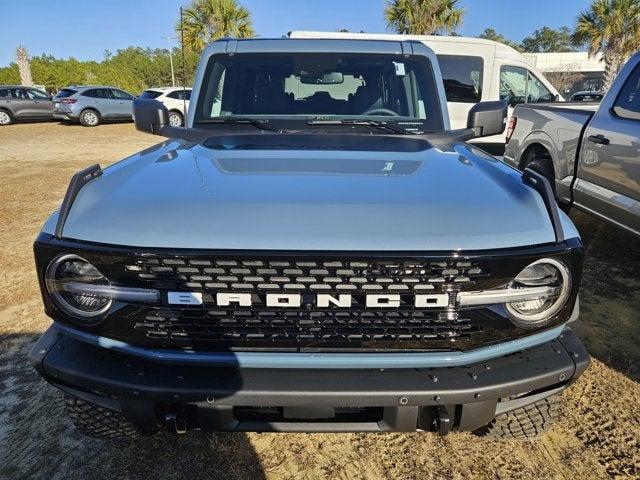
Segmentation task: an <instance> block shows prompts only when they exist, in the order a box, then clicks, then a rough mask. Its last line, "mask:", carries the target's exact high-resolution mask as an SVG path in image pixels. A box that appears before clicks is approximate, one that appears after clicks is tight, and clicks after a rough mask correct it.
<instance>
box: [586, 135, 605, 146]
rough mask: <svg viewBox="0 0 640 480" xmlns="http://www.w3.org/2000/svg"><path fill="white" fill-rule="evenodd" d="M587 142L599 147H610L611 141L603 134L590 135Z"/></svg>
mask: <svg viewBox="0 0 640 480" xmlns="http://www.w3.org/2000/svg"><path fill="white" fill-rule="evenodd" d="M587 140H588V141H590V142H591V143H597V144H598V145H609V139H608V138H607V137H605V136H604V135H602V134H601V133H599V134H598V135H589V136H588V137H587Z"/></svg>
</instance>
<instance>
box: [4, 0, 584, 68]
mask: <svg viewBox="0 0 640 480" xmlns="http://www.w3.org/2000/svg"><path fill="white" fill-rule="evenodd" d="M240 2H241V3H242V4H243V5H245V6H246V7H247V8H249V10H250V11H251V13H252V15H253V23H254V28H255V30H256V31H257V33H258V35H260V36H263V37H279V36H281V35H283V34H285V33H286V32H288V31H289V30H294V29H295V30H300V29H307V30H311V29H314V30H338V29H340V28H347V29H349V30H353V31H360V30H364V31H365V32H385V31H386V26H385V23H384V18H383V15H382V12H383V9H384V4H385V1H384V0H240ZM188 3H190V2H189V1H188V0H184V1H180V0H109V1H105V0H55V1H51V0H26V1H16V0H0V12H1V16H2V19H3V21H2V29H0V66H5V65H8V64H9V63H10V62H11V61H12V60H13V55H14V51H15V47H16V46H17V45H18V44H23V45H25V46H26V47H27V49H28V50H29V52H30V53H31V54H33V55H39V54H41V53H50V54H53V55H55V56H57V57H63V58H67V57H71V56H73V57H75V58H78V59H80V60H88V59H94V60H101V59H102V58H103V52H104V51H105V50H111V51H115V50H117V49H118V48H124V47H127V46H129V45H136V46H142V47H166V45H167V40H164V39H163V38H162V37H166V36H169V35H173V31H172V26H173V24H174V22H175V20H176V18H177V16H178V8H179V6H180V5H181V4H182V5H184V4H188ZM461 3H462V5H463V6H464V8H465V10H466V15H465V17H464V22H463V24H462V27H461V28H459V29H458V32H459V33H460V34H462V35H470V36H476V35H478V34H479V33H480V32H482V31H483V30H484V29H485V28H488V27H492V28H494V29H495V30H496V31H498V32H500V33H502V34H503V35H505V36H506V37H507V38H510V39H512V40H521V39H522V38H523V37H525V36H527V35H529V34H530V33H531V32H533V30H535V29H536V28H540V27H542V26H544V25H548V26H550V27H559V26H561V25H569V26H572V25H573V24H574V22H575V18H576V16H577V15H578V12H579V11H580V10H583V9H585V8H587V6H588V5H589V3H590V2H589V0H461Z"/></svg>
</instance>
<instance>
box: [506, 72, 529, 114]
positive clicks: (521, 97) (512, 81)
mask: <svg viewBox="0 0 640 480" xmlns="http://www.w3.org/2000/svg"><path fill="white" fill-rule="evenodd" d="M500 100H504V101H506V102H507V103H508V104H509V105H511V106H513V105H517V104H518V103H525V102H526V101H527V69H526V68H522V67H515V66H513V65H502V66H501V67H500Z"/></svg>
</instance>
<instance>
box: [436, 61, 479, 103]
mask: <svg viewBox="0 0 640 480" xmlns="http://www.w3.org/2000/svg"><path fill="white" fill-rule="evenodd" d="M437 57H438V63H439V64H440V72H441V73H442V81H443V82H444V92H445V94H446V96H447V101H448V102H463V103H477V102H479V101H480V100H481V99H482V79H483V70H484V67H483V65H484V62H483V60H482V58H481V57H472V56H469V55H438V56H437Z"/></svg>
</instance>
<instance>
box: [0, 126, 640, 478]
mask: <svg viewBox="0 0 640 480" xmlns="http://www.w3.org/2000/svg"><path fill="white" fill-rule="evenodd" d="M157 141H158V138H157V137H156V138H154V137H152V136H147V135H144V134H141V133H137V132H135V131H134V128H133V126H132V125H131V124H119V125H104V126H100V127H97V128H93V129H88V128H83V127H79V126H64V125H58V124H53V123H40V124H29V125H27V124H25V125H12V126H9V127H3V128H1V129H0V227H1V228H0V479H27V478H37V479H101V478H105V479H106V478H109V479H112V478H123V479H137V478H140V479H154V480H155V479H169V478H171V479H174V478H175V479H178V478H190V479H200V478H220V479H222V478H225V479H229V478H230V479H258V478H342V479H346V478H406V479H409V478H447V479H449V478H453V479H457V478H470V477H474V478H508V479H512V478H567V479H573V478H580V479H582V478H585V479H586V478H607V477H618V478H638V477H639V476H640V400H639V399H640V384H639V383H638V382H640V362H639V360H640V347H639V343H640V275H639V274H640V242H638V241H637V240H636V239H635V238H633V237H631V236H629V235H626V234H623V233H620V232H618V231H617V230H615V229H613V228H611V227H609V226H607V225H604V224H603V223H601V222H599V221H597V220H593V219H591V218H590V217H588V216H586V215H582V214H576V213H574V214H572V216H573V218H574V220H575V221H576V224H577V225H578V228H579V230H580V232H581V233H582V234H583V236H584V239H585V242H586V245H587V261H586V265H585V276H584V280H583V286H582V290H581V304H582V308H581V319H580V321H579V323H578V324H577V325H576V326H575V329H576V330H577V331H578V333H579V334H580V335H581V337H582V338H583V339H584V341H585V343H586V345H587V348H588V349H589V351H590V352H591V354H592V355H593V357H594V359H593V363H592V365H591V366H590V368H589V370H588V371H587V372H586V374H585V375H583V376H582V377H581V379H580V380H579V381H578V382H577V383H576V384H574V385H573V386H572V387H571V388H569V389H568V391H566V392H565V394H564V397H565V400H566V402H565V407H564V410H563V415H562V420H561V421H560V422H559V423H558V424H557V425H556V426H555V427H554V428H553V429H552V430H551V431H550V432H549V433H548V434H546V435H544V436H543V437H542V438H540V439H539V440H537V441H535V442H487V441H484V440H480V439H478V438H475V437H473V436H471V435H469V434H453V435H449V436H447V437H445V438H439V437H437V436H435V435H432V434H425V433H415V434H413V433H412V434H215V435H214V434H198V433H195V434H189V435H187V436H182V437H174V436H169V435H159V436H157V437H154V438H153V439H143V440H137V441H132V442H125V443H122V442H103V441H95V440H89V439H86V438H84V437H82V436H81V435H80V434H78V433H77V432H76V431H75V430H74V429H73V427H72V426H71V425H70V423H69V422H68V421H67V419H66V418H65V417H64V416H63V411H62V401H61V400H62V396H61V394H60V393H59V392H58V391H56V390H55V389H53V388H52V387H50V386H49V385H48V384H46V383H45V382H44V381H42V380H41V379H40V377H39V376H38V375H37V374H36V373H35V371H34V370H33V369H32V368H31V367H30V366H29V364H28V362H27V359H26V355H27V352H28V350H29V348H30V345H31V344H32V343H33V342H34V340H35V339H36V338H37V337H38V335H39V334H40V333H41V332H42V331H43V330H45V328H47V326H48V325H49V323H50V320H49V319H48V318H47V317H46V316H45V315H44V314H43V313H42V307H41V303H40V298H39V292H38V289H37V285H36V277H35V272H34V269H33V258H32V250H31V243H32V241H33V239H34V238H35V236H36V234H37V232H38V231H39V229H40V227H41V225H42V223H43V222H44V220H45V218H46V217H47V215H48V214H49V213H50V212H51V211H52V210H54V209H55V208H56V206H57V205H58V204H59V203H60V201H61V199H62V197H63V195H64V192H65V189H66V187H67V184H68V180H69V178H70V177H71V175H72V174H73V173H74V172H76V171H77V170H79V169H80V168H82V167H85V166H88V165H90V164H93V163H96V162H97V163H100V164H101V165H102V166H106V165H108V164H110V163H113V162H114V161H116V160H119V159H121V158H123V157H125V156H126V155H128V154H131V153H134V152H136V151H138V150H140V149H142V148H145V147H147V146H150V145H152V144H154V143H156V142H157Z"/></svg>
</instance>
